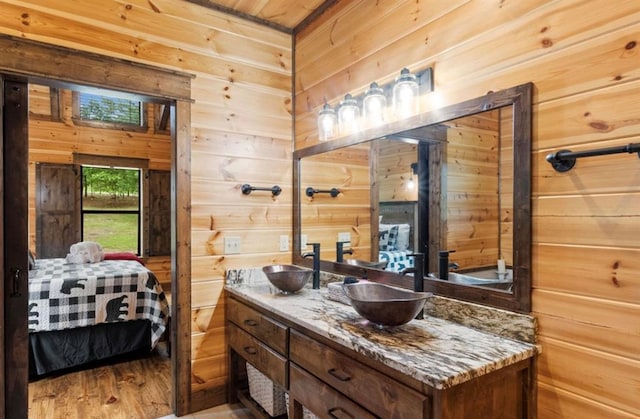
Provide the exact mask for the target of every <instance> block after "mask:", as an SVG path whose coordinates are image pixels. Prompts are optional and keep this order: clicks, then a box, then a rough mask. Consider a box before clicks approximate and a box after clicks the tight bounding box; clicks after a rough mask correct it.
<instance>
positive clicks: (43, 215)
mask: <svg viewBox="0 0 640 419" xmlns="http://www.w3.org/2000/svg"><path fill="white" fill-rule="evenodd" d="M78 172H79V169H78V168H77V167H76V166H74V165H71V164H48V163H39V164H38V165H37V166H36V224H37V226H36V256H37V257H38V259H48V258H63V257H65V256H67V253H69V248H70V247H71V245H72V244H74V243H77V242H79V241H80V232H81V229H80V216H79V212H80V199H79V191H80V176H79V174H78Z"/></svg>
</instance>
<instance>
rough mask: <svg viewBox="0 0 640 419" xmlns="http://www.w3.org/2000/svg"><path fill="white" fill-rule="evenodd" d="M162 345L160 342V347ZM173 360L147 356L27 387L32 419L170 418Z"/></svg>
mask: <svg viewBox="0 0 640 419" xmlns="http://www.w3.org/2000/svg"><path fill="white" fill-rule="evenodd" d="M159 345H160V344H159ZM170 398H171V360H170V358H168V357H167V356H166V352H164V351H163V350H162V348H158V349H156V350H154V352H153V354H152V355H151V356H149V357H147V358H143V359H138V360H133V361H125V362H120V363H117V364H113V365H108V366H100V367H97V368H94V369H89V370H84V371H78V372H71V373H68V374H65V375H61V376H58V377H49V378H43V379H40V380H37V381H34V382H31V383H30V384H29V419H57V418H65V419H67V418H68V419H103V418H104V419H129V418H131V419H147V418H148V419H153V418H159V417H163V416H167V415H169V414H171V402H170Z"/></svg>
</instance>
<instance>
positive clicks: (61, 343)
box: [28, 258, 169, 377]
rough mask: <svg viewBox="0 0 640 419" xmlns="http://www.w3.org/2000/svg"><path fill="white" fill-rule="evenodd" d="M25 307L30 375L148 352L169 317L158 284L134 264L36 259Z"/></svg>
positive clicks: (167, 306)
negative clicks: (27, 313)
mask: <svg viewBox="0 0 640 419" xmlns="http://www.w3.org/2000/svg"><path fill="white" fill-rule="evenodd" d="M28 308H29V346H30V348H29V349H30V353H29V359H30V376H31V377H37V376H41V375H45V374H49V373H51V372H53V371H59V370H64V369H68V368H72V367H78V366H80V365H83V364H88V363H92V362H95V361H100V360H105V359H108V358H113V357H115V356H119V355H123V354H132V353H145V352H146V353H148V352H150V351H151V350H152V349H153V348H154V347H155V346H156V344H157V343H158V341H159V340H160V338H161V336H162V335H163V333H164V332H165V329H166V328H167V322H168V319H169V304H168V302H167V298H166V296H165V294H164V292H163V290H162V287H161V286H160V283H159V282H158V280H157V279H156V277H155V275H154V274H153V272H151V271H150V270H149V269H147V268H146V267H145V266H143V265H142V264H140V263H139V262H137V261H135V260H105V261H101V262H96V263H82V264H72V263H67V261H66V259H64V258H57V259H37V260H35V262H34V266H33V269H31V270H30V271H29V307H28Z"/></svg>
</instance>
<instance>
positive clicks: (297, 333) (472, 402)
mask: <svg viewBox="0 0 640 419" xmlns="http://www.w3.org/2000/svg"><path fill="white" fill-rule="evenodd" d="M240 299H241V298H240V297H238V298H236V297H235V296H231V297H229V298H228V300H227V319H228V321H229V324H228V327H227V329H228V335H227V336H228V341H229V347H230V357H229V358H230V368H229V374H230V383H229V400H230V402H231V403H233V402H236V401H238V400H239V399H240V401H242V402H243V403H244V404H245V405H246V406H248V407H250V409H252V402H251V400H250V399H248V400H247V397H245V396H244V395H243V394H244V392H243V390H244V389H245V388H246V386H247V383H246V372H245V370H244V369H245V366H244V360H248V361H249V362H251V364H252V365H254V366H256V368H258V370H260V371H261V372H262V373H263V374H265V375H266V376H268V377H269V378H271V379H272V380H273V381H274V382H276V383H278V384H280V385H282V386H283V387H284V388H285V389H287V390H288V392H289V401H290V406H289V417H290V418H292V419H302V417H303V410H302V406H305V407H306V408H307V409H309V410H310V411H311V412H312V413H314V414H316V415H318V416H319V417H320V418H376V417H377V418H394V419H395V418H398V419H403V418H411V419H417V418H429V419H460V418H474V419H475V418H478V419H484V418H486V419H493V418H505V419H531V418H535V409H534V407H535V403H534V400H535V398H534V395H535V391H534V388H533V383H534V377H533V370H534V368H533V366H534V358H531V359H526V360H523V361H520V362H517V363H515V364H513V365H510V366H507V367H504V368H500V369H498V370H495V371H493V372H490V373H488V374H484V375H481V376H479V377H476V378H473V379H471V380H468V381H466V382H464V383H461V384H458V385H455V386H453V387H450V388H447V389H436V388H433V387H431V386H428V385H426V384H424V383H422V382H419V381H417V380H416V379H414V378H412V377H410V376H408V375H405V374H402V373H400V372H399V371H397V370H393V369H391V368H390V367H388V366H386V365H384V364H383V363H381V362H379V361H376V360H375V359H374V358H372V357H367V356H365V355H362V354H359V353H356V352H354V351H352V350H350V349H348V348H345V347H343V346H342V345H339V344H337V343H335V342H333V341H332V340H330V339H328V338H326V337H322V336H319V335H317V334H315V333H313V332H312V331H310V330H306V329H305V328H303V327H301V326H299V325H297V324H295V323H294V322H291V321H289V320H287V319H280V318H275V317H277V316H272V315H270V314H269V313H268V311H267V310H264V309H262V308H258V307H252V306H251V304H250V303H246V304H245V303H243V302H241V301H240ZM258 410H259V409H258ZM258 410H256V411H254V410H253V409H252V413H253V414H254V415H255V416H256V417H264V415H260V414H259V413H256V412H257V411H258Z"/></svg>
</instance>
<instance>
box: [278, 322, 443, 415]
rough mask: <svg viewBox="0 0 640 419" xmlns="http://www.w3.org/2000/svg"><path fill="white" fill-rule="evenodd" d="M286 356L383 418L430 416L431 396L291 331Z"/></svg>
mask: <svg viewBox="0 0 640 419" xmlns="http://www.w3.org/2000/svg"><path fill="white" fill-rule="evenodd" d="M289 339H290V342H289V359H290V360H291V361H292V362H295V363H296V364H298V365H300V366H302V367H303V368H304V369H306V370H307V371H309V372H311V373H312V374H314V375H315V376H316V377H318V378H319V379H320V380H321V381H324V382H325V383H327V384H329V385H331V386H332V387H333V388H335V389H336V390H338V391H340V392H341V393H342V394H344V395H346V396H347V397H348V398H350V399H351V400H354V401H355V402H357V403H359V404H360V405H362V406H365V407H366V408H367V409H368V410H370V411H371V412H372V413H374V414H375V415H378V416H380V417H383V418H391V417H393V418H398V419H399V418H407V419H414V418H422V417H429V415H430V411H431V399H430V398H429V396H427V395H424V394H421V393H419V392H417V391H415V390H413V389H412V388H409V387H407V386H405V385H404V384H401V383H399V382H397V381H395V380H394V379H392V378H390V377H388V376H386V375H385V374H382V373H381V372H379V371H376V370H374V369H372V368H371V367H369V366H367V365H364V364H362V363H360V362H358V361H356V360H354V359H352V358H351V357H349V356H347V355H344V354H342V353H340V352H338V351H335V350H333V349H331V348H329V347H328V346H326V345H324V344H322V343H320V342H318V341H316V340H315V339H311V338H309V337H308V336H305V335H302V334H301V333H299V332H297V331H295V330H291V332H290V338H289Z"/></svg>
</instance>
